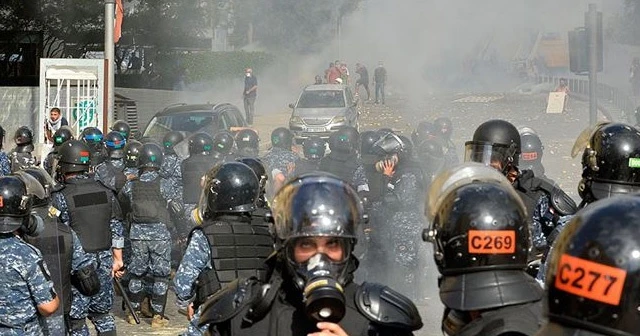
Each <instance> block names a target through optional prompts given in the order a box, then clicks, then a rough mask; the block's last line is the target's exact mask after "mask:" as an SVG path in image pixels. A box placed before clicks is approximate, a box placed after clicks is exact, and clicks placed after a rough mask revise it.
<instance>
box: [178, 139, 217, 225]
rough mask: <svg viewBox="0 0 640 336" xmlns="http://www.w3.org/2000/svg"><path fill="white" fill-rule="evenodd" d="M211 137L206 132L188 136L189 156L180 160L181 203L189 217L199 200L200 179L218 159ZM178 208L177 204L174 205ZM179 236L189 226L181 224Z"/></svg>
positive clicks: (185, 214)
mask: <svg viewBox="0 0 640 336" xmlns="http://www.w3.org/2000/svg"><path fill="white" fill-rule="evenodd" d="M212 151H213V139H212V138H211V136H210V135H209V134H207V133H196V134H194V135H192V136H191V137H190V138H189V157H188V158H186V159H184V160H183V161H182V167H181V171H182V186H183V189H182V205H183V206H184V210H183V212H184V217H185V218H189V217H190V216H191V213H192V212H193V210H194V209H195V207H196V205H197V204H198V201H199V200H200V193H201V190H202V180H203V177H204V175H205V174H206V173H207V171H209V169H211V167H213V166H215V165H216V163H217V162H219V160H218V159H216V158H215V157H214V155H213V153H212ZM175 207H176V208H179V206H178V205H176V206H175ZM177 229H178V231H179V232H180V236H182V233H185V234H186V233H187V232H189V230H190V229H191V227H187V226H185V225H181V226H179V227H178V228H177Z"/></svg>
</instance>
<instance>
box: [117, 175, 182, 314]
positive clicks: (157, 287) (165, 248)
mask: <svg viewBox="0 0 640 336" xmlns="http://www.w3.org/2000/svg"><path fill="white" fill-rule="evenodd" d="M159 178H160V175H159V173H158V172H157V171H145V172H143V173H142V174H141V175H140V181H142V182H150V181H154V180H156V179H159ZM132 187H133V181H128V182H127V183H126V184H125V186H124V188H122V191H121V192H120V195H119V198H120V199H121V201H124V202H127V201H128V202H130V203H133V202H135V201H136V200H134V199H133V197H132ZM160 193H161V194H162V197H163V198H164V199H165V200H166V201H169V200H171V199H173V198H174V197H176V195H175V192H174V190H172V189H170V188H168V187H166V186H164V187H163V186H162V184H161V187H160ZM123 197H126V199H123ZM129 239H130V240H131V256H130V261H129V265H128V266H127V269H128V271H129V273H131V274H130V275H131V280H130V281H129V291H130V292H131V294H132V299H131V303H132V305H133V306H134V309H139V308H140V303H141V302H140V301H141V299H142V297H143V296H144V294H143V291H144V290H145V288H144V286H143V281H144V276H145V275H149V276H152V277H153V279H154V282H153V292H152V295H153V296H152V300H151V308H152V310H153V311H154V312H155V313H158V314H161V315H162V314H164V306H165V304H166V294H167V290H168V289H169V284H168V282H169V273H170V272H171V234H170V232H169V230H168V228H167V225H166V224H165V223H162V222H158V223H136V222H134V221H131V227H130V229H129ZM136 298H139V299H140V300H137V299H136Z"/></svg>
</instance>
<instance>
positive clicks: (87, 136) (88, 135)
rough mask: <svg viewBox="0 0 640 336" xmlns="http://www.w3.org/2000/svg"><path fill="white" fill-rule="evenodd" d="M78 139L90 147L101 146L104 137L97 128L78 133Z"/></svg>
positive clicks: (89, 128)
mask: <svg viewBox="0 0 640 336" xmlns="http://www.w3.org/2000/svg"><path fill="white" fill-rule="evenodd" d="M80 138H81V139H82V140H83V141H84V142H85V143H86V144H88V145H89V146H90V147H92V148H93V147H95V146H102V144H103V141H104V136H103V135H102V131H101V130H100V129H99V128H97V127H87V128H85V129H83V130H82V132H81V133H80Z"/></svg>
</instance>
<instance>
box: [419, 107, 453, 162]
mask: <svg viewBox="0 0 640 336" xmlns="http://www.w3.org/2000/svg"><path fill="white" fill-rule="evenodd" d="M433 127H434V128H435V131H436V137H437V138H439V139H440V140H441V143H442V152H443V154H444V157H445V167H451V166H454V165H457V164H458V163H460V158H458V151H457V150H456V145H455V144H454V143H453V141H451V135H452V134H453V123H452V122H451V119H449V118H447V117H439V118H436V119H435V120H434V121H433ZM416 145H417V144H416Z"/></svg>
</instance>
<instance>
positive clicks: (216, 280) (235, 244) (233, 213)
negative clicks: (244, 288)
mask: <svg viewBox="0 0 640 336" xmlns="http://www.w3.org/2000/svg"><path fill="white" fill-rule="evenodd" d="M204 190H205V191H206V193H204V197H203V198H202V200H201V202H200V204H199V206H198V208H197V211H198V212H199V216H200V217H201V218H202V220H203V221H202V223H201V225H199V226H196V228H195V229H194V230H193V231H192V232H191V235H190V236H189V243H188V245H187V250H186V252H185V254H184V257H183V259H182V262H181V263H180V267H179V268H178V271H177V272H176V275H175V277H174V280H173V282H174V287H175V292H176V296H177V300H178V301H177V303H178V306H180V307H181V308H187V307H188V312H189V317H190V323H189V327H188V329H187V335H201V334H202V333H203V332H204V330H206V327H199V326H198V324H199V322H198V321H199V316H200V313H201V311H200V308H201V305H202V304H203V303H204V302H205V300H207V299H208V298H209V297H210V296H211V295H213V294H214V293H216V292H217V291H218V290H219V289H220V288H222V286H223V285H226V284H229V283H230V282H232V281H233V280H234V279H236V278H238V277H250V276H254V277H258V278H263V277H264V275H265V273H266V269H265V266H264V261H265V259H266V258H267V257H268V256H269V255H270V254H271V253H272V252H273V238H272V236H271V234H270V233H269V227H268V226H267V225H266V223H264V222H263V224H260V225H257V224H255V223H252V220H251V212H253V211H254V210H255V208H256V205H255V204H256V200H257V199H258V196H259V193H260V184H259V181H258V178H257V177H256V174H255V173H254V172H253V170H251V168H249V167H248V166H247V165H245V164H243V163H240V162H227V163H220V164H218V165H216V166H215V167H213V168H212V169H211V170H210V171H209V172H208V173H207V179H206V181H205V187H204ZM240 251H243V252H242V253H239V252H240Z"/></svg>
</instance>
